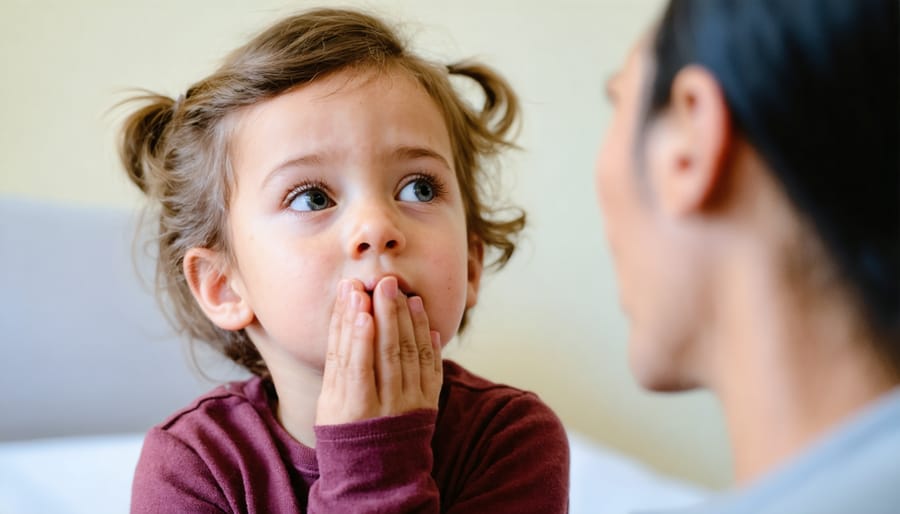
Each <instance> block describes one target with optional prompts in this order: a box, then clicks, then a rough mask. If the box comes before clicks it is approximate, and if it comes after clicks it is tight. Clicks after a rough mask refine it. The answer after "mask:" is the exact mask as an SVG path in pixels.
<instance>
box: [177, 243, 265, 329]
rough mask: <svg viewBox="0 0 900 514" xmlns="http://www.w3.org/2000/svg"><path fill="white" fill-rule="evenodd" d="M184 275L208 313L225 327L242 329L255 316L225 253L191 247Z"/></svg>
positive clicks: (209, 316) (195, 296) (186, 256)
mask: <svg viewBox="0 0 900 514" xmlns="http://www.w3.org/2000/svg"><path fill="white" fill-rule="evenodd" d="M184 276H185V279H186V280H187V283H188V286H189V287H190V288H191V293H192V294H193V295H194V299H195V300H196V301H197V303H198V304H199V305H200V308H201V309H203V312H204V313H205V314H206V316H207V317H208V318H209V319H210V321H212V322H213V323H214V324H215V325H216V326H218V327H219V328H221V329H223V330H241V329H243V328H246V327H247V325H249V324H250V323H251V322H252V321H253V318H254V313H253V310H252V309H251V308H250V305H249V304H248V303H247V301H246V299H245V298H244V297H243V296H242V295H241V294H240V293H239V292H238V291H237V290H236V288H235V286H234V281H235V280H236V279H237V278H236V277H230V276H229V273H228V272H227V270H226V265H225V263H224V262H223V260H222V258H221V256H220V255H219V254H218V253H217V252H215V251H213V250H210V249H208V248H191V249H190V250H188V251H187V253H186V254H185V256H184Z"/></svg>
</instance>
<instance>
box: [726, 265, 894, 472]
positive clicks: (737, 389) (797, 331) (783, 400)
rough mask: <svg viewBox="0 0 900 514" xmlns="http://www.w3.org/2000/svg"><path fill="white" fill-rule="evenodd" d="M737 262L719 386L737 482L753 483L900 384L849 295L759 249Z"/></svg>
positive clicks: (729, 279) (731, 275)
mask: <svg viewBox="0 0 900 514" xmlns="http://www.w3.org/2000/svg"><path fill="white" fill-rule="evenodd" d="M734 257H735V258H734V260H732V266H730V267H729V270H728V271H727V272H726V274H725V278H726V280H725V281H723V282H722V284H723V285H724V287H723V288H722V290H721V291H720V294H719V295H718V296H717V298H719V299H720V300H721V301H720V303H719V305H720V307H721V308H720V310H719V311H718V312H717V319H716V321H715V330H716V332H717V334H715V336H714V337H715V340H716V341H717V343H719V344H717V345H716V350H715V351H716V355H715V356H714V359H715V360H716V361H717V362H716V363H715V364H716V365H715V366H714V369H716V370H717V375H716V376H714V377H712V380H711V384H710V385H711V387H712V389H713V390H714V391H715V393H716V394H717V396H718V397H719V399H720V401H721V403H722V405H723V408H724V411H725V417H726V422H727V425H728V430H729V433H730V438H731V443H732V447H733V452H734V466H735V479H736V481H737V482H738V483H746V482H749V481H753V480H754V479H756V478H758V477H759V476H761V475H763V474H765V473H767V472H769V471H771V470H772V469H773V468H776V467H778V466H780V465H781V464H783V463H785V461H787V460H788V459H789V458H791V457H793V456H795V455H796V454H797V453H798V452H800V451H801V450H802V449H804V448H805V447H807V446H808V445H809V444H810V443H812V442H814V441H815V440H817V439H818V438H819V437H821V436H822V435H824V434H825V433H826V432H828V431H829V430H830V429H833V428H835V427H836V426H837V425H839V424H840V423H841V422H843V421H845V420H847V419H848V418H849V417H851V416H853V415H854V414H855V413H857V412H858V411H859V410H860V409H861V408H862V407H864V406H865V405H867V404H869V403H870V402H872V401H873V400H875V399H876V398H878V397H879V396H881V395H882V394H884V393H885V392H886V391H888V390H890V389H891V388H893V387H895V386H896V385H897V383H898V377H896V376H895V375H893V374H892V373H891V372H890V371H888V368H887V366H885V365H884V363H883V361H882V360H881V359H880V358H879V357H878V355H877V354H876V353H875V351H874V345H873V341H871V340H870V339H869V337H868V335H867V334H866V331H865V330H864V329H862V328H861V327H862V324H861V323H859V320H858V316H857V314H855V313H854V312H852V309H850V308H849V307H848V305H849V304H850V303H849V302H848V301H847V300H846V297H845V296H842V295H841V294H839V293H837V292H834V291H828V290H825V291H823V290H821V289H819V290H816V288H811V287H807V288H804V287H802V286H801V285H799V284H798V283H797V281H796V280H791V279H790V277H788V278H786V277H785V276H784V274H783V273H779V272H777V270H778V269H779V268H780V266H779V265H778V264H774V263H772V262H767V261H766V259H763V258H758V256H754V255H753V254H752V252H744V253H743V254H741V253H737V254H736V255H734Z"/></svg>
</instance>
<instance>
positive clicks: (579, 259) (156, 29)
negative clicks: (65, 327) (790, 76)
mask: <svg viewBox="0 0 900 514" xmlns="http://www.w3.org/2000/svg"><path fill="white" fill-rule="evenodd" d="M0 3H2V12H3V15H2V16H0V63H3V80H0V113H2V116H3V123H0V194H15V195H22V196H31V197H40V198H47V199H55V200H61V201H67V202H78V203H86V204H94V205H112V206H129V207H131V206H136V205H139V202H140V198H139V196H138V195H137V193H136V192H135V190H134V188H132V187H131V186H130V184H129V183H128V182H127V179H126V178H125V176H124V173H122V172H121V171H120V169H119V168H118V166H117V161H116V156H115V152H114V145H113V139H114V129H115V126H116V124H117V122H118V121H119V119H120V113H119V114H117V113H112V114H111V113H109V112H108V110H109V109H110V107H111V106H113V105H114V104H115V102H116V101H117V100H120V99H122V98H123V95H122V92H123V91H124V90H126V89H127V88H129V87H134V86H140V87H146V88H149V89H153V90H157V91H160V92H163V93H167V94H169V95H172V96H175V95H177V94H178V93H180V92H182V91H183V90H184V89H186V87H187V85H188V84H189V83H191V82H192V81H194V80H196V79H198V78H200V77H201V76H203V75H205V74H206V73H208V72H209V71H211V70H212V69H213V67H214V66H215V65H216V63H217V62H218V60H219V59H220V58H221V57H223V56H224V54H225V52H226V51H228V50H230V49H231V48H233V47H234V46H236V45H237V44H239V43H240V42H242V41H243V40H244V39H245V38H246V37H247V36H248V35H249V34H252V33H253V32H254V31H255V30H257V29H259V28H260V27H261V26H262V25H264V24H265V23H266V22H268V21H270V20H273V19H275V18H276V17H278V16H279V15H280V14H284V13H286V12H291V11H293V10H295V9H297V8H302V7H307V6H311V5H312V4H311V3H309V2H285V1H275V0H269V1H264V2H263V1H260V2H252V3H251V2H241V1H234V0H232V1H218V0H204V1H189V2H182V1H173V0H168V1H162V2H150V1H112V0H110V1H98V0H94V1H85V0H83V1H78V2H68V1H63V0H56V1H50V0H46V1H38V2H25V1H15V0H12V1H11V0H0ZM347 4H348V3H347V2H344V3H343V4H342V5H347ZM349 4H350V5H353V4H356V5H360V3H359V2H349ZM661 4H662V3H661V1H660V0H581V1H575V0H568V1H555V2H550V1H543V2H538V1H536V0H535V1H513V0H499V1H498V0H494V1H489V0H457V1H454V2H446V1H439V0H429V1H414V0H407V1H402V0H390V1H382V2H377V3H375V2H369V3H365V4H361V5H366V6H368V7H370V8H374V10H376V11H377V12H381V13H383V14H387V15H389V16H391V17H395V18H398V19H400V20H402V21H403V22H404V25H405V27H406V32H407V33H408V34H409V35H411V36H413V39H414V41H416V42H417V43H418V46H419V48H421V49H422V50H423V53H425V54H426V55H429V56H433V57H438V58H442V59H454V58H460V57H465V56H472V55H474V56H477V57H479V58H481V59H483V60H485V61H487V62H489V63H491V64H493V65H496V66H497V67H499V68H500V69H501V70H502V71H503V72H504V73H505V74H506V75H507V76H508V77H509V78H510V80H511V81H512V82H513V84H514V86H516V87H517V89H518V91H519V93H520V94H521V97H522V100H523V103H524V110H525V126H524V129H523V131H522V136H521V139H520V142H521V144H522V146H523V148H524V151H522V152H520V153H516V154H513V155H511V156H510V157H509V158H508V159H506V162H505V168H504V169H505V171H504V172H505V176H506V184H507V185H508V190H509V191H510V195H511V196H512V197H513V199H514V200H515V201H517V202H518V203H519V204H521V205H523V206H524V207H526V208H527V210H528V212H529V216H530V227H529V229H528V232H527V237H526V240H525V242H524V244H523V245H522V246H521V253H520V254H519V255H517V256H516V258H515V259H514V260H513V262H512V263H511V264H510V265H509V267H508V268H507V269H506V270H504V271H502V272H501V273H499V274H497V275H495V276H492V277H489V278H488V280H487V283H486V284H485V287H484V290H483V296H482V298H481V304H480V305H479V307H478V309H477V310H476V311H475V313H474V318H473V324H472V326H471V327H470V331H469V332H468V334H467V335H466V336H465V337H463V338H461V341H458V342H457V343H456V348H454V349H453V350H451V351H450V355H451V356H452V357H455V358H457V359H458V360H461V361H462V362H464V363H466V364H468V365H469V366H470V367H471V368H473V369H474V370H476V371H479V372H482V373H484V374H486V375H488V376H490V377H491V378H494V379H496V380H501V381H506V382H509V383H512V384H514V385H518V386H521V387H525V388H529V389H532V390H535V391H537V392H538V393H539V394H541V396H542V397H543V398H544V399H545V400H546V401H547V402H548V403H549V404H550V405H551V406H552V407H554V408H555V409H556V410H557V412H558V413H559V415H560V416H561V417H562V419H563V420H564V421H565V422H566V424H567V425H568V426H570V427H571V428H573V429H576V430H579V431H581V432H584V433H586V434H588V435H590V436H591V437H593V438H594V439H596V440H597V441H600V442H603V443H605V444H608V445H610V446H612V447H614V448H617V449H620V450H623V451H625V452H628V453H630V454H632V455H636V456H637V457H639V458H641V459H643V460H645V461H646V462H648V463H650V464H652V465H653V466H655V467H656V468H657V469H660V470H662V471H664V472H668V473H671V474H675V475H678V476H681V477H685V478H690V479H695V480H699V481H702V482H704V483H707V484H711V485H714V486H722V485H724V484H726V483H727V482H728V481H729V477H730V472H729V462H728V456H727V454H728V451H727V446H726V440H725V436H724V431H723V427H722V423H721V420H720V416H719V412H718V410H717V406H716V404H715V403H714V401H713V400H712V398H711V397H710V396H709V395H707V394H705V393H693V394H684V395H678V396H666V397H664V396H660V395H652V394H648V393H644V392H642V391H641V390H639V388H638V387H636V385H635V384H634V383H633V381H632V379H631V376H630V375H629V372H628V370H627V365H626V358H625V349H624V340H625V334H626V326H625V323H624V320H623V318H622V315H621V313H620V311H619V308H618V304H617V299H616V289H615V283H614V276H613V274H612V268H611V266H610V259H609V254H608V252H607V249H606V247H605V245H604V241H603V238H602V235H603V232H602V225H601V219H600V216H599V213H598V210H597V208H596V206H595V204H594V192H593V177H592V165H593V158H594V154H595V151H596V148H597V143H598V140H599V138H600V136H601V134H602V132H603V130H604V127H605V126H606V124H607V122H608V120H609V115H610V110H609V107H608V106H607V105H606V104H605V101H604V99H603V82H604V80H605V78H606V77H607V76H608V75H609V74H610V73H611V72H612V71H613V70H614V69H615V68H616V66H617V65H618V64H619V62H620V61H621V59H622V56H623V55H624V52H625V51H626V49H627V47H628V45H629V44H630V42H631V41H632V40H633V39H634V38H635V37H636V36H637V35H638V34H639V33H640V31H641V30H642V29H643V27H645V26H647V25H648V24H649V23H650V22H651V21H652V19H653V17H654V16H655V15H656V13H657V12H658V10H659V8H660V7H661ZM3 222H4V223H6V222H8V220H4V221H3Z"/></svg>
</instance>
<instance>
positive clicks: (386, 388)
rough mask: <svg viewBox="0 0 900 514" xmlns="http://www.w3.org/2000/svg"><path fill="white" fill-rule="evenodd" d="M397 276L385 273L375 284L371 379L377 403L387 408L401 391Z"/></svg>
mask: <svg viewBox="0 0 900 514" xmlns="http://www.w3.org/2000/svg"><path fill="white" fill-rule="evenodd" d="M399 295H400V289H399V288H398V286H397V279H396V278H394V277H387V278H384V279H382V280H381V281H380V282H379V283H378V284H377V285H376V286H375V294H374V295H373V300H374V304H375V305H374V309H373V311H374V313H375V383H376V384H377V386H378V395H379V398H380V399H381V403H382V404H384V405H386V406H387V407H388V408H390V404H391V403H392V402H393V400H394V399H396V398H399V397H400V395H401V393H402V391H403V375H402V370H401V363H400V344H399V337H400V336H399V329H398V326H397V297H398V296H399Z"/></svg>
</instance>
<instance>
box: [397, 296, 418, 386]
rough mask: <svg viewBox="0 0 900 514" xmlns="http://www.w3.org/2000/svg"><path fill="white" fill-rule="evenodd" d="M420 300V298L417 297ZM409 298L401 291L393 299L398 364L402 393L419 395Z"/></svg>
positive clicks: (416, 358)
mask: <svg viewBox="0 0 900 514" xmlns="http://www.w3.org/2000/svg"><path fill="white" fill-rule="evenodd" d="M419 300H420V301H421V298H420V299H419ZM408 301H409V299H408V298H407V297H406V295H404V294H403V293H400V294H398V295H397V297H396V298H395V299H394V302H395V303H396V309H397V342H398V344H399V345H400V366H401V374H402V376H403V393H404V394H407V395H409V394H412V395H413V396H414V397H415V396H416V395H421V393H422V385H421V376H422V374H421V373H420V370H419V345H418V342H417V341H416V336H417V334H416V330H415V327H414V326H413V320H412V316H411V314H410V312H409V305H408V303H407V302H408Z"/></svg>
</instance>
